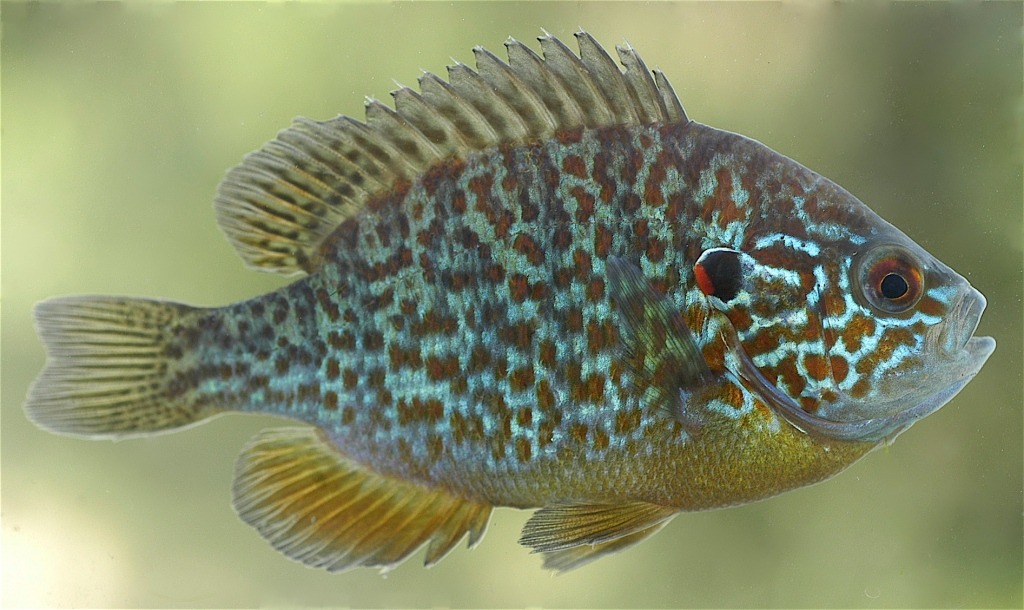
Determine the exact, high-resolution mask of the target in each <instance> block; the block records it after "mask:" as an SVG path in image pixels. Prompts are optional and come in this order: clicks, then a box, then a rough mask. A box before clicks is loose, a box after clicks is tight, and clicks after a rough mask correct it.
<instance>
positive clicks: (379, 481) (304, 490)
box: [233, 428, 491, 572]
mask: <svg viewBox="0 0 1024 610" xmlns="http://www.w3.org/2000/svg"><path fill="white" fill-rule="evenodd" d="M233 497H234V506H235V510H236V511H237V512H238V514H239V516H240V517H241V518H242V520H243V521H245V522H246V523H248V524H250V525H252V526H253V527H255V528H256V530H257V531H259V533H260V535H262V536H263V537H264V538H266V539H267V540H268V541H269V542H270V543H271V544H272V545H273V546H274V547H275V548H276V549H278V550H279V551H281V552H283V553H284V554H285V555H287V556H288V557H290V558H292V559H294V560H296V561H300V562H302V563H304V564H306V565H309V566H313V567H319V568H324V569H326V570H328V571H331V572H338V571H343V570H348V569H351V568H355V567H360V566H366V567H380V568H383V569H390V568H392V567H394V566H395V565H397V564H398V563H400V562H401V561H402V560H404V559H406V558H407V557H408V556H409V555H411V554H412V553H414V552H415V551H416V550H417V549H418V548H420V547H421V546H423V545H424V544H426V546H427V551H426V558H425V563H426V564H427V565H431V564H432V563H435V562H436V561H438V560H439V559H440V558H441V557H443V556H444V555H445V554H446V553H447V552H448V551H450V550H451V549H452V548H454V547H455V545H456V544H458V542H459V541H460V540H461V539H462V538H463V537H465V536H466V535H467V534H468V535H469V541H470V543H475V542H476V541H478V540H479V538H480V535H481V534H482V530H483V527H484V525H486V522H487V520H488V518H489V516H490V512H491V507H490V505H487V504H480V503H476V502H473V501H470V500H465V499H461V498H457V497H455V496H453V495H451V494H448V493H447V492H444V491H441V490H433V489H427V488H425V487H421V486H419V485H416V484H413V483H409V482H405V481H401V480H398V479H394V478H390V477H386V476H384V475H380V474H377V473H375V472H372V471H370V470H369V469H367V468H365V467H363V466H361V465H359V464H357V463H355V462H353V461H351V460H350V459H348V458H346V457H345V456H344V455H342V454H341V453H340V452H339V451H337V450H336V449H335V448H334V446H333V445H332V444H331V443H330V441H329V440H328V439H327V438H326V436H324V434H323V433H322V432H320V431H319V430H317V429H315V428H286V429H273V430H266V431H264V432H262V433H260V434H258V435H257V436H256V437H255V438H254V439H253V440H252V441H250V443H249V444H248V445H247V446H246V448H245V449H244V450H243V451H242V454H241V456H240V457H239V460H238V464H237V466H236V469H235V483H234V487H233Z"/></svg>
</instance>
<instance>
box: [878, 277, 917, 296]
mask: <svg viewBox="0 0 1024 610" xmlns="http://www.w3.org/2000/svg"><path fill="white" fill-rule="evenodd" d="M879 288H880V289H881V290H882V296H884V297H885V298H887V299H898V298H900V297H901V296H903V295H905V294H907V291H908V290H910V286H908V285H907V280H905V279H903V276H901V275H897V274H895V273H890V274H889V275H887V276H885V277H883V278H882V284H881V285H880V286H879Z"/></svg>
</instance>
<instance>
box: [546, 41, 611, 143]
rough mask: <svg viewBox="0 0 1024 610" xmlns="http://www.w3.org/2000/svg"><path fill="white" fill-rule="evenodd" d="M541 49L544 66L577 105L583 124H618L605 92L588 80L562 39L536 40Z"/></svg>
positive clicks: (581, 65) (580, 65)
mask: <svg viewBox="0 0 1024 610" xmlns="http://www.w3.org/2000/svg"><path fill="white" fill-rule="evenodd" d="M538 40H539V41H540V46H541V49H543V50H544V63H545V65H547V66H548V67H549V68H551V71H552V72H554V73H555V75H556V76H558V78H559V81H560V82H559V84H560V85H561V86H562V87H563V88H564V89H565V91H566V92H567V93H568V94H569V95H570V96H571V97H572V98H573V100H574V101H575V102H576V107H577V108H579V109H580V113H581V114H582V116H583V117H584V125H585V126H587V127H597V126H599V125H609V124H612V123H615V122H617V119H618V117H616V116H615V114H614V113H613V112H612V109H611V108H610V104H609V102H608V99H607V98H605V95H604V92H603V91H602V90H601V88H600V87H599V86H598V85H597V84H596V83H595V82H594V81H595V79H593V78H591V77H590V75H589V73H588V70H587V67H586V66H584V65H583V62H582V61H580V58H579V57H577V56H576V54H575V53H573V52H572V51H570V50H569V47H567V46H565V44H564V43H562V41H561V40H558V39H557V38H554V37H552V36H542V37H540V38H538Z"/></svg>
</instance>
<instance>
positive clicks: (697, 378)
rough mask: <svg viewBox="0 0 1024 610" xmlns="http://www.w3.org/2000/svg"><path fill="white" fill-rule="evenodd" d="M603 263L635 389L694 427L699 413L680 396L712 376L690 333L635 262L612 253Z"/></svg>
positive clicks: (692, 428) (670, 304)
mask: <svg viewBox="0 0 1024 610" xmlns="http://www.w3.org/2000/svg"><path fill="white" fill-rule="evenodd" d="M606 265H607V269H608V280H609V286H610V290H609V294H610V295H611V298H612V300H613V301H614V302H615V305H616V307H617V308H618V313H619V319H620V321H621V325H620V336H621V338H622V343H623V347H624V350H623V351H624V353H623V357H624V360H625V362H626V364H627V366H628V367H629V369H630V370H631V372H632V373H633V378H634V379H635V380H636V384H637V385H638V386H639V387H638V389H639V390H640V391H642V392H643V393H644V394H645V395H646V397H647V401H648V402H649V403H652V404H655V405H657V406H659V407H661V408H663V409H665V410H667V411H669V412H671V413H672V414H673V415H675V416H676V418H677V419H679V421H680V422H681V423H683V425H684V426H686V428H687V429H689V430H690V431H696V430H699V428H700V424H701V422H700V417H699V415H698V414H695V413H693V412H692V411H688V410H687V409H686V400H685V398H686V395H688V394H689V393H690V392H692V391H694V390H696V389H698V388H700V387H701V386H703V385H705V384H707V383H710V382H712V381H713V379H714V376H713V375H712V373H711V369H709V368H708V364H707V361H706V360H705V359H704V354H703V353H702V352H701V349H700V347H699V346H698V345H697V342H696V340H695V339H694V336H693V333H692V332H691V331H690V329H689V328H688V327H687V326H686V322H685V321H684V320H683V317H682V315H680V313H679V311H677V310H676V308H675V307H674V306H673V304H672V303H671V302H670V301H669V300H668V299H667V298H665V297H663V296H661V295H659V294H658V293H656V292H655V291H654V289H653V288H652V287H651V284H650V282H649V281H648V280H647V278H646V277H644V275H643V272H642V271H640V269H639V268H637V267H636V265H633V264H632V263H630V262H628V261H626V260H625V259H622V258H619V257H615V256H609V257H608V260H607V262H606Z"/></svg>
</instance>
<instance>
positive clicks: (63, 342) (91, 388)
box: [25, 296, 218, 438]
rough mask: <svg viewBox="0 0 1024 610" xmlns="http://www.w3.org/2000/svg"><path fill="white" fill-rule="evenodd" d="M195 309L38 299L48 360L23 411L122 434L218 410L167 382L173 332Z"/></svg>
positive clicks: (54, 422) (67, 425) (68, 430)
mask: <svg viewBox="0 0 1024 610" xmlns="http://www.w3.org/2000/svg"><path fill="white" fill-rule="evenodd" d="M198 311H200V310H199V309H197V308H193V307H189V306H187V305H182V304H179V303H170V302H165V301H152V300H145V299H131V298H121V297H101V296H79V297H62V298H56V299H50V300H47V301H43V302H42V303H39V304H38V305H37V306H36V309H35V322H36V327H37V328H38V331H39V336H40V338H42V340H43V344H44V345H45V347H46V352H47V362H46V366H45V367H44V368H43V371H42V373H40V375H39V377H38V378H37V379H36V381H35V382H34V383H33V384H32V388H31V389H30V390H29V393H28V397H27V399H26V401H25V413H26V415H27V416H28V418H29V419H30V420H32V421H33V422H34V423H35V424H36V425H38V426H39V427H41V428H44V429H46V430H50V431H51V432H56V433H58V434H68V435H73V436H84V437H88V438H124V437H129V436H145V435H148V434H154V433H159V432H164V431H170V430H174V429H177V428H181V427H184V426H189V425H192V424H194V423H197V422H199V421H201V420H203V419H205V418H207V417H210V416H212V415H214V414H215V413H217V411H218V410H217V409H215V408H213V407H210V406H208V405H203V404H201V403H195V404H192V403H190V402H189V401H188V400H187V395H186V394H185V393H184V389H183V388H177V389H174V388H172V385H173V379H172V373H173V368H172V365H173V363H174V360H173V358H172V357H171V355H170V354H169V353H168V351H167V350H168V347H169V345H170V341H171V337H172V336H173V335H174V334H175V332H178V331H180V329H181V328H184V327H187V326H188V325H189V324H190V323H191V320H192V319H193V318H194V315H195V314H196V312H198Z"/></svg>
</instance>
